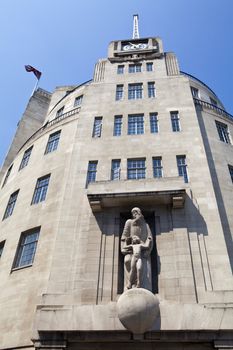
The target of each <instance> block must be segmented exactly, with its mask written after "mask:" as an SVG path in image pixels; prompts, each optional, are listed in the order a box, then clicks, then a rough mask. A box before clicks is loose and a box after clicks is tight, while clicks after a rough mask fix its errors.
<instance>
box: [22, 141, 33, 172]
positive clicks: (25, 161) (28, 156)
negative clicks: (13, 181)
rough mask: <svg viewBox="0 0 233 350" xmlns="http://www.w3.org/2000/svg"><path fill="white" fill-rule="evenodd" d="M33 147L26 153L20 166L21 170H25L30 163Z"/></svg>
mask: <svg viewBox="0 0 233 350" xmlns="http://www.w3.org/2000/svg"><path fill="white" fill-rule="evenodd" d="M32 148H33V146H32V147H30V148H28V149H27V150H26V151H25V152H24V155H23V158H22V160H21V163H20V166H19V170H21V169H23V168H24V167H25V166H27V165H28V162H29V158H30V155H31V153H32Z"/></svg>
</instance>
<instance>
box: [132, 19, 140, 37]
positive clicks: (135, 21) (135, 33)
mask: <svg viewBox="0 0 233 350" xmlns="http://www.w3.org/2000/svg"><path fill="white" fill-rule="evenodd" d="M138 18H139V16H138V15H133V39H139V29H138Z"/></svg>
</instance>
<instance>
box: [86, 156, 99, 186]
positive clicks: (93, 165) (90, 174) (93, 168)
mask: <svg viewBox="0 0 233 350" xmlns="http://www.w3.org/2000/svg"><path fill="white" fill-rule="evenodd" d="M97 164H98V161H97V160H95V161H90V162H89V163H88V170H87V182H86V186H88V184H89V183H90V182H95V179H96V172H97Z"/></svg>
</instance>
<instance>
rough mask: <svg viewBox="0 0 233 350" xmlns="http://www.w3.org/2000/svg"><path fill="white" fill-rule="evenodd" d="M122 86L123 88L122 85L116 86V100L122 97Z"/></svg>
mask: <svg viewBox="0 0 233 350" xmlns="http://www.w3.org/2000/svg"><path fill="white" fill-rule="evenodd" d="M123 88H124V85H117V86H116V101H119V100H122V99H123Z"/></svg>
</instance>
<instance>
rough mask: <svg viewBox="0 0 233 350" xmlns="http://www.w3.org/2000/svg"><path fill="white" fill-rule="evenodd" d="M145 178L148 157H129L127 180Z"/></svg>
mask: <svg viewBox="0 0 233 350" xmlns="http://www.w3.org/2000/svg"><path fill="white" fill-rule="evenodd" d="M130 163H131V165H132V166H130ZM140 163H141V164H140ZM143 163H144V164H143ZM131 175H132V176H131ZM145 178H146V158H129V159H127V180H140V179H145Z"/></svg>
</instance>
